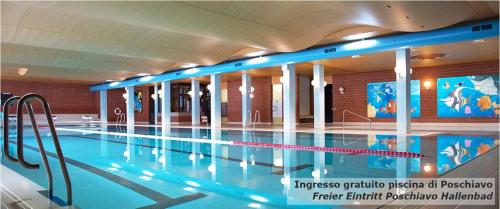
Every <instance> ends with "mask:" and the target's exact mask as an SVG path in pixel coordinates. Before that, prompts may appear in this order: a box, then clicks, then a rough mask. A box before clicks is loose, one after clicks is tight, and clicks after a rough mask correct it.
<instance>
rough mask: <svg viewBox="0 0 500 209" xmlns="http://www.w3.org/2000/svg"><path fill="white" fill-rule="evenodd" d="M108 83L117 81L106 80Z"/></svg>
mask: <svg viewBox="0 0 500 209" xmlns="http://www.w3.org/2000/svg"><path fill="white" fill-rule="evenodd" d="M105 81H106V82H114V81H115V80H105Z"/></svg>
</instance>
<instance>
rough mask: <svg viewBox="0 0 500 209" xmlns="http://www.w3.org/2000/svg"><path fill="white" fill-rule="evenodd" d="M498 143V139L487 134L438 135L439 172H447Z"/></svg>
mask: <svg viewBox="0 0 500 209" xmlns="http://www.w3.org/2000/svg"><path fill="white" fill-rule="evenodd" d="M497 145H498V139H496V140H495V139H494V138H493V137H487V136H475V137H472V136H438V137H437V168H438V170H437V172H438V174H442V173H445V172H447V171H449V170H451V169H453V168H455V167H457V166H459V165H461V164H463V163H465V162H467V161H469V160H472V159H474V158H475V157H477V156H479V155H481V154H483V153H485V152H487V151H488V150H490V149H492V148H494V147H496V146H497Z"/></svg>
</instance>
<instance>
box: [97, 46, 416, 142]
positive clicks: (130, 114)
mask: <svg viewBox="0 0 500 209" xmlns="http://www.w3.org/2000/svg"><path fill="white" fill-rule="evenodd" d="M281 70H282V73H283V78H282V80H281V81H282V84H283V128H284V130H293V129H295V127H296V85H297V84H296V73H295V65H294V64H285V65H282V66H281ZM395 72H396V91H397V107H398V108H397V120H396V121H397V133H398V134H406V133H410V128H411V125H410V124H411V111H410V109H411V99H410V82H411V68H410V50H409V49H408V48H406V49H400V50H397V51H396V67H395ZM324 80H325V77H324V67H323V65H321V64H314V66H313V84H314V127H315V128H317V129H324V128H325V89H324V82H325V81H324ZM251 83H252V79H251V75H249V74H247V73H244V74H243V75H242V86H241V89H240V90H241V94H242V111H241V112H242V125H243V127H247V126H248V125H249V123H250V122H251V117H252V102H251V88H252V87H251ZM161 85H162V89H163V91H162V95H161V96H160V98H161V99H162V103H161V104H162V108H161V109H162V113H161V122H162V127H163V128H166V127H168V126H170V125H171V119H170V118H171V111H170V81H162V82H161ZM126 90H127V97H128V98H134V87H133V86H127V87H126ZM154 90H155V95H157V93H158V86H157V85H156V84H155V87H154ZM191 91H192V92H193V93H192V102H191V105H192V107H191V112H192V125H199V123H200V112H201V111H200V96H199V94H198V92H199V91H200V82H199V81H197V80H193V81H192V82H191ZM209 91H210V93H211V100H210V108H211V117H210V118H211V121H210V125H211V128H220V127H221V76H220V74H212V75H211V76H210V88H209ZM100 98H101V100H100V105H101V110H100V111H101V121H102V122H103V123H106V122H107V93H106V91H101V92H100ZM157 106H158V103H157V100H155V109H154V111H155V116H156V115H157V113H158V107H157ZM126 114H127V126H133V125H134V101H133V99H127V108H126ZM155 123H156V124H157V118H156V117H155Z"/></svg>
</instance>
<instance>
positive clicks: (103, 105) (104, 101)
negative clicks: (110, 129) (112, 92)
mask: <svg viewBox="0 0 500 209" xmlns="http://www.w3.org/2000/svg"><path fill="white" fill-rule="evenodd" d="M99 101H100V103H99V105H100V115H101V124H102V125H103V126H104V125H106V123H108V92H107V91H106V90H103V91H100V92H99Z"/></svg>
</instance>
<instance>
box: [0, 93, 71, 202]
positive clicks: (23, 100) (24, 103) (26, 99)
mask: <svg viewBox="0 0 500 209" xmlns="http://www.w3.org/2000/svg"><path fill="white" fill-rule="evenodd" d="M18 100H19V101H18ZM31 100H37V101H39V102H40V103H41V104H42V107H43V110H44V112H45V116H46V117H47V123H48V126H49V129H50V133H51V135H52V139H53V142H54V147H55V149H56V154H57V158H58V160H59V165H60V166H61V170H62V174H63V177H64V182H65V183H66V195H67V204H68V205H72V199H73V197H72V187H71V180H70V178H69V173H68V169H67V167H66V162H65V159H64V155H63V153H62V150H61V145H60V144H59V138H58V136H57V133H56V129H55V126H54V121H53V118H52V113H51V110H50V106H49V104H48V102H47V100H46V99H45V98H44V97H42V96H40V95H38V94H33V93H30V94H26V95H24V96H23V97H18V96H15V97H11V98H9V99H8V100H7V101H5V104H4V106H3V111H4V114H5V116H6V117H4V121H3V124H4V127H8V125H9V120H8V113H9V107H10V105H11V104H12V103H14V102H15V101H18V104H17V112H16V113H17V114H16V115H17V159H15V158H14V157H12V156H10V152H9V146H8V145H9V129H8V128H4V131H3V134H4V147H3V149H4V153H5V156H6V158H7V159H8V160H11V161H13V162H19V163H20V164H21V165H22V166H23V167H25V168H29V169H38V168H40V165H39V164H36V163H29V162H26V160H25V159H24V146H23V145H24V143H23V140H24V139H23V131H24V130H23V129H24V126H23V110H24V108H23V107H25V108H26V109H27V110H28V114H29V117H30V120H31V125H32V127H33V132H34V134H35V138H36V141H37V144H38V150H39V152H40V155H41V157H42V161H43V164H44V167H45V172H46V173H47V182H48V193H49V198H51V199H52V198H53V194H54V187H53V178H52V170H51V168H50V165H49V161H48V159H47V154H46V152H45V148H44V146H43V142H42V138H41V136H40V132H39V131H38V126H37V124H36V120H35V113H34V112H33V107H32V106H31V103H30V101H31Z"/></svg>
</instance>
